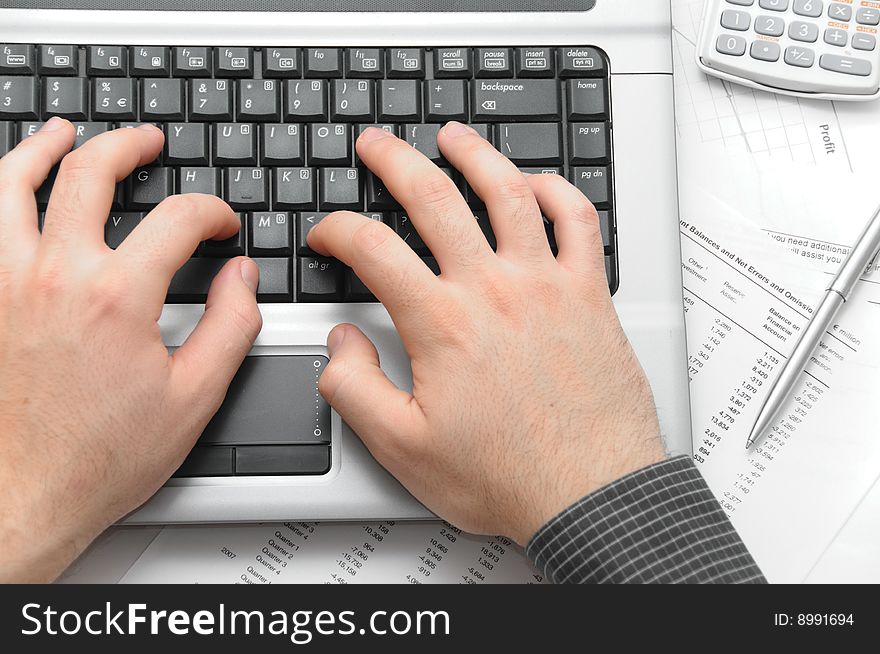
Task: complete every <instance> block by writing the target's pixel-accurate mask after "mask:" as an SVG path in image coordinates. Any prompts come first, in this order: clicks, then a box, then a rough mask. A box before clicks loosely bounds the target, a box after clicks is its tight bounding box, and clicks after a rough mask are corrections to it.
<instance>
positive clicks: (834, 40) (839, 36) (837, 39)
mask: <svg viewBox="0 0 880 654" xmlns="http://www.w3.org/2000/svg"><path fill="white" fill-rule="evenodd" d="M848 40H849V35H848V34H847V32H846V31H844V30H839V29H835V28H829V29H827V30H825V43H828V44H829V45H836V46H839V47H841V48H842V47H843V46H845V45H846V42H847V41H848Z"/></svg>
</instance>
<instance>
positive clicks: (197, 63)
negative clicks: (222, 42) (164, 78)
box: [172, 47, 214, 77]
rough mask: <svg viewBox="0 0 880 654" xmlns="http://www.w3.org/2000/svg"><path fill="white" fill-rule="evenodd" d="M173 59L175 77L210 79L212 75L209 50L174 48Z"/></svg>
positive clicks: (202, 48)
mask: <svg viewBox="0 0 880 654" xmlns="http://www.w3.org/2000/svg"><path fill="white" fill-rule="evenodd" d="M173 59H174V61H173V68H172V70H173V71H174V73H173V74H174V76H175V77H210V76H211V74H212V67H213V66H212V65H213V63H214V62H213V61H212V60H211V48H205V47H198V48H191V47H182V48H174V55H173Z"/></svg>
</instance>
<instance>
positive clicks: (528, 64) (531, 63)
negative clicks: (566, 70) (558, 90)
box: [516, 48, 556, 77]
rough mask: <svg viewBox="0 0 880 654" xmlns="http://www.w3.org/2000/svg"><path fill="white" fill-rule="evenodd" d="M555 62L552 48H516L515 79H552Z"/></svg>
mask: <svg viewBox="0 0 880 654" xmlns="http://www.w3.org/2000/svg"><path fill="white" fill-rule="evenodd" d="M555 70H556V61H555V57H554V56H553V49H552V48H517V49H516V76H517V77H553V73H554V72H555Z"/></svg>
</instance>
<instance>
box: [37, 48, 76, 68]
mask: <svg viewBox="0 0 880 654" xmlns="http://www.w3.org/2000/svg"><path fill="white" fill-rule="evenodd" d="M37 59H38V61H39V69H40V75H76V74H78V73H79V48H77V47H76V46H75V45H41V46H40V47H39V54H38V57H37Z"/></svg>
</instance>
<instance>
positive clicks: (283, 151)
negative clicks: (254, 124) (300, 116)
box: [261, 123, 306, 166]
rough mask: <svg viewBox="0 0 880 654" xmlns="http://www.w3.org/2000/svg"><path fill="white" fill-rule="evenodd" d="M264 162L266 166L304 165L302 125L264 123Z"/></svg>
mask: <svg viewBox="0 0 880 654" xmlns="http://www.w3.org/2000/svg"><path fill="white" fill-rule="evenodd" d="M262 133H263V143H262V157H263V158H262V160H261V161H262V164H263V165H264V166H302V165H303V164H304V163H305V161H306V157H305V149H304V147H303V130H302V126H301V125H296V124H293V125H290V124H288V125H285V124H282V123H270V124H267V125H263V127H262Z"/></svg>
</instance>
